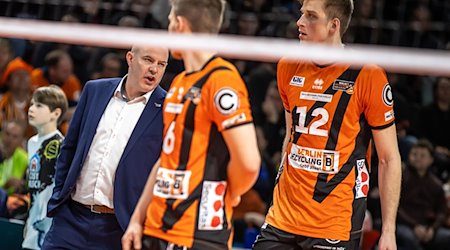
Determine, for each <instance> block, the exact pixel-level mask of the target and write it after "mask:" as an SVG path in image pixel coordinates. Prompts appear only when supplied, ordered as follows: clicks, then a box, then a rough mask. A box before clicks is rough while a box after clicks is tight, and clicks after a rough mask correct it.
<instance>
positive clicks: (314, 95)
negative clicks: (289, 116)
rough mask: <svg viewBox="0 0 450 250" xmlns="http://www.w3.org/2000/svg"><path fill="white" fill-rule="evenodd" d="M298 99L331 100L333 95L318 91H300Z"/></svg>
mask: <svg viewBox="0 0 450 250" xmlns="http://www.w3.org/2000/svg"><path fill="white" fill-rule="evenodd" d="M300 99H302V100H309V101H315V102H317V101H319V102H331V100H333V95H329V94H319V93H312V92H303V91H302V92H301V93H300Z"/></svg>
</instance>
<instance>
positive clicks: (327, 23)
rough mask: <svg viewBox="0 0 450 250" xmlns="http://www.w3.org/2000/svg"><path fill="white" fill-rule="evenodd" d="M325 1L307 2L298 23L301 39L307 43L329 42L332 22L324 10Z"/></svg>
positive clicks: (312, 0) (306, 0) (307, 0)
mask: <svg viewBox="0 0 450 250" xmlns="http://www.w3.org/2000/svg"><path fill="white" fill-rule="evenodd" d="M324 1H325V0H305V1H304V3H303V6H302V8H301V9H300V12H301V13H300V14H301V16H300V18H299V19H298V21H297V26H298V31H299V33H300V34H299V36H298V37H299V39H300V40H301V41H307V42H319V43H322V42H327V41H328V40H329V39H330V38H331V35H330V29H331V27H332V22H331V20H330V19H329V18H328V17H327V15H326V13H325V8H324Z"/></svg>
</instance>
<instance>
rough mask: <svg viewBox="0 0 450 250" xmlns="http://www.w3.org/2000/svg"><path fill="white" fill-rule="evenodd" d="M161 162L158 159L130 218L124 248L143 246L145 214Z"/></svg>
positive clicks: (128, 249) (123, 241)
mask: <svg viewBox="0 0 450 250" xmlns="http://www.w3.org/2000/svg"><path fill="white" fill-rule="evenodd" d="M159 163H160V160H159V159H158V160H157V161H156V163H155V165H154V166H153V168H152V171H151V173H150V175H149V177H148V180H147V183H146V184H145V187H144V190H143V192H142V195H141V198H139V201H138V203H137V205H136V208H135V209H134V212H133V215H132V216H131V219H130V224H128V228H127V230H126V232H125V234H124V235H123V237H122V249H123V250H131V249H136V250H139V249H141V248H142V245H141V243H142V234H143V225H144V221H145V214H146V211H147V207H148V205H149V204H150V201H151V200H152V198H153V186H154V185H155V181H156V173H157V172H158V168H159Z"/></svg>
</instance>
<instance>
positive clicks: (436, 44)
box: [400, 3, 443, 49]
mask: <svg viewBox="0 0 450 250" xmlns="http://www.w3.org/2000/svg"><path fill="white" fill-rule="evenodd" d="M411 13H412V16H411V20H410V22H409V25H408V27H407V29H406V30H404V31H403V34H402V35H401V41H400V45H401V46H408V47H416V48H429V49H437V48H443V44H442V42H441V41H440V40H439V38H438V37H436V36H435V35H434V34H433V33H432V32H431V11H430V9H429V7H428V6H427V5H425V4H423V3H422V4H418V5H417V6H416V7H415V8H414V9H413V11H412V12H411Z"/></svg>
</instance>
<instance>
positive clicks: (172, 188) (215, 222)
mask: <svg viewBox="0 0 450 250" xmlns="http://www.w3.org/2000/svg"><path fill="white" fill-rule="evenodd" d="M171 3H172V10H171V12H170V15H169V31H170V32H176V33H186V34H190V33H193V32H203V33H217V32H218V31H219V28H220V25H221V20H222V16H223V9H224V4H225V2H224V1H222V0H172V1H171ZM171 53H172V55H173V56H174V57H176V58H180V59H183V62H184V66H185V69H186V70H185V71H184V72H182V73H181V74H179V75H178V76H177V77H176V78H175V79H174V81H173V82H172V85H171V87H170V89H169V92H168V95H167V97H166V100H165V102H164V106H163V119H164V140H163V150H162V153H161V157H160V161H159V162H157V163H156V165H155V167H154V168H153V170H152V173H151V175H150V177H149V180H148V182H147V185H146V187H145V189H144V192H143V194H142V196H141V198H140V200H139V203H138V205H137V207H136V209H135V212H134V214H133V216H132V218H131V221H130V225H129V227H128V229H127V231H126V233H125V235H124V236H123V238H122V246H123V249H125V250H127V249H131V248H134V249H151V250H165V249H184V250H185V249H193V250H206V249H208V250H216V249H217V250H218V249H229V248H230V247H231V242H232V241H231V239H232V237H231V235H232V223H231V217H232V212H233V208H232V207H233V205H237V204H238V203H239V200H240V198H239V197H240V195H241V194H243V193H244V192H246V191H247V190H248V189H250V188H251V187H252V186H253V184H254V182H255V181H256V178H257V176H258V172H259V166H260V156H259V152H258V148H257V143H256V133H255V129H254V126H253V123H252V116H251V110H250V104H249V101H248V93H247V90H246V87H245V84H244V82H243V80H242V79H241V77H240V75H239V72H238V71H237V69H236V68H235V67H234V66H233V65H232V64H231V63H229V62H227V61H225V60H224V59H222V58H220V57H217V56H215V53H213V52H192V51H171ZM141 238H142V239H141Z"/></svg>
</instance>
